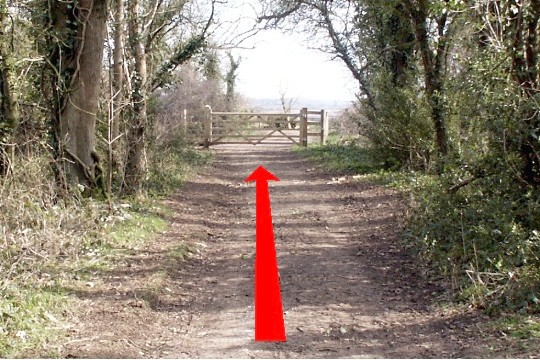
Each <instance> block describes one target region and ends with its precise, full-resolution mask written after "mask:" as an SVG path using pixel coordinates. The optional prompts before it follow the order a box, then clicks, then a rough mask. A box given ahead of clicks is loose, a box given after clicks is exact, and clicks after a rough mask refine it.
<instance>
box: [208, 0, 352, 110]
mask: <svg viewBox="0 0 540 360" xmlns="http://www.w3.org/2000/svg"><path fill="white" fill-rule="evenodd" d="M222 4H223V6H222V7H221V8H220V9H219V18H220V21H221V22H223V21H225V23H226V24H228V25H225V26H223V28H221V29H220V30H218V31H217V33H216V34H215V35H220V34H221V35H222V36H223V39H217V41H218V43H220V41H223V40H224V39H225V38H231V37H232V38H234V37H235V35H234V34H238V33H241V32H242V31H246V30H248V29H251V28H252V27H253V26H254V24H255V23H256V20H255V19H256V17H257V14H258V12H259V11H260V10H258V9H257V8H258V7H259V5H260V2H259V1H258V0H228V1H227V2H224V3H222ZM231 28H233V29H235V30H233V31H231V30H230V29H231ZM305 40H306V38H305V36H303V35H302V34H285V33H283V32H281V31H279V30H265V31H260V32H259V33H257V35H255V36H254V37H252V38H249V39H248V40H247V41H245V42H243V43H242V46H243V47H246V48H250V49H234V50H233V55H234V56H235V57H238V56H241V57H242V60H241V63H240V67H239V68H238V79H237V80H238V82H237V91H238V92H240V93H242V94H243V95H244V96H247V97H251V98H276V99H278V98H279V97H280V90H283V91H284V92H285V94H286V96H287V97H289V98H310V99H314V100H354V98H355V97H354V94H355V92H356V90H357V82H356V81H355V80H354V79H353V78H352V76H351V75H350V72H349V71H348V70H347V68H346V67H345V65H344V64H343V63H342V62H341V61H340V60H337V59H335V60H332V59H331V57H330V56H329V55H328V54H324V53H322V52H320V51H317V50H312V49H308V48H307V47H306V46H305V45H303V44H302V43H303V42H305ZM310 40H311V42H313V41H314V40H313V39H310ZM251 48H252V49H251ZM225 59H226V58H225ZM226 63H227V61H225V64H226Z"/></svg>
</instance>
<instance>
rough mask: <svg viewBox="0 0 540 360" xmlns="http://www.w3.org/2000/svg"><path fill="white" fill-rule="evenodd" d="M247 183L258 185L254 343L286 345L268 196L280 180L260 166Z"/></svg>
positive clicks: (247, 179)
mask: <svg viewBox="0 0 540 360" xmlns="http://www.w3.org/2000/svg"><path fill="white" fill-rule="evenodd" d="M245 181H246V182H250V181H255V182H256V183H255V184H256V185H255V190H256V211H255V213H256V215H255V227H256V230H255V240H256V246H255V247H256V249H255V341H287V338H286V336H285V322H284V321H283V308H282V306H281V292H280V289H279V276H278V266H277V259H276V247H275V243H274V227H273V225H272V209H271V208H270V194H269V192H268V181H279V179H278V178H277V177H276V176H275V175H274V174H272V173H271V172H269V171H268V170H266V169H265V168H264V167H262V166H259V167H258V168H257V169H255V171H253V173H252V174H251V175H249V176H248V177H247V178H246V180H245Z"/></svg>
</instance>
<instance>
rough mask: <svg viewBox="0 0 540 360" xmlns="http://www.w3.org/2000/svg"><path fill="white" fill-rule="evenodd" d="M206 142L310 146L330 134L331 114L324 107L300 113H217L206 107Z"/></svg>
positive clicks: (304, 110)
mask: <svg viewBox="0 0 540 360" xmlns="http://www.w3.org/2000/svg"><path fill="white" fill-rule="evenodd" d="M206 108H207V116H206V119H205V124H204V137H205V140H204V144H205V146H206V147H209V146H211V145H218V144H252V145H259V144H276V145H278V144H279V145H283V144H288V143H290V144H298V145H300V146H307V144H308V142H309V139H310V138H313V137H317V138H318V140H319V141H320V143H321V144H325V143H326V138H327V136H328V113H327V112H326V111H324V110H320V111H309V110H308V109H307V108H303V109H302V110H300V112H298V113H244V112H216V111H212V108H211V107H210V106H208V105H207V106H206Z"/></svg>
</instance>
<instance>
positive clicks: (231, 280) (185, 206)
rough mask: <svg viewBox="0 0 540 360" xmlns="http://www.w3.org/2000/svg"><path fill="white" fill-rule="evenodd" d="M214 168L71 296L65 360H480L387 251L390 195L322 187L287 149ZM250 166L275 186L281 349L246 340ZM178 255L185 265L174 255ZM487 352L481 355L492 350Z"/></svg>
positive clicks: (478, 334) (473, 323)
mask: <svg viewBox="0 0 540 360" xmlns="http://www.w3.org/2000/svg"><path fill="white" fill-rule="evenodd" d="M216 153H217V161H216V162H215V163H214V164H213V165H212V166H210V167H208V168H206V169H205V170H204V171H202V172H201V173H200V174H199V175H198V176H196V177H194V178H193V179H192V180H191V181H190V182H188V183H187V184H186V185H185V186H184V187H183V188H182V189H180V190H179V192H178V194H177V195H175V196H173V197H172V198H170V199H169V200H168V202H167V205H168V206H170V207H171V208H172V209H173V211H174V215H173V216H171V218H170V219H169V220H170V222H171V226H170V228H169V230H168V231H167V232H166V233H164V234H162V235H160V236H159V237H158V238H157V239H156V240H155V241H153V242H152V244H149V245H147V246H145V247H143V248H141V249H139V250H138V251H137V252H134V253H133V254H132V255H131V256H126V257H125V258H122V259H120V260H119V261H118V263H117V264H116V266H115V267H114V268H113V269H112V270H110V271H107V272H105V273H99V274H95V279H94V281H93V283H92V284H93V286H92V288H88V289H82V290H81V289H79V290H77V291H74V293H75V295H76V296H77V297H78V299H80V300H79V302H80V303H81V304H83V306H82V309H84V311H81V312H79V313H78V315H77V316H75V317H74V319H73V328H72V331H71V332H70V337H69V338H68V339H66V341H65V342H64V344H63V345H62V347H61V354H62V355H63V356H66V357H95V358H103V357H114V358H123V357H130V358H140V357H144V358H147V357H171V358H177V357H204V358H232V357H234V358H238V357H240V358H351V357H353V358H365V357H368V358H378V357H421V358H423V357H491V356H501V355H502V354H498V353H496V352H492V351H493V350H491V351H490V350H488V348H490V346H488V345H493V341H494V339H493V338H490V339H488V334H485V333H484V332H483V329H484V326H483V323H484V322H485V319H484V318H483V317H482V316H480V315H478V314H475V313H473V312H463V311H455V310H448V309H446V310H444V309H443V308H442V307H440V306H439V305H438V302H439V301H440V299H441V295H443V290H444V289H443V288H441V287H440V286H438V285H437V284H434V283H430V282H429V281H427V280H426V279H425V278H424V277H423V276H422V275H421V272H420V271H419V270H417V266H415V265H414V261H413V260H412V258H411V257H410V256H409V255H408V254H407V252H406V251H405V249H404V247H403V246H402V244H400V242H399V235H400V227H401V219H403V211H404V209H405V208H404V206H403V204H402V203H401V202H400V199H399V196H397V195H396V194H395V193H393V192H392V191H390V190H388V189H385V188H382V187H380V186H376V185H373V184H369V183H363V182H357V181H332V176H331V175H328V174H325V173H323V172H321V171H319V170H318V169H317V168H316V167H315V165H314V164H309V163H306V161H305V160H302V159H300V158H298V157H297V156H296V155H294V154H293V153H292V152H291V151H290V150H288V149H286V148H276V147H266V148H265V147H253V146H251V147H247V146H246V147H238V146H236V147H227V146H223V147H221V148H218V149H216ZM257 165H264V166H265V167H266V168H267V169H268V170H270V171H271V172H273V173H274V174H276V175H277V176H278V177H280V179H281V181H280V182H275V183H270V195H271V201H272V211H273V219H274V228H275V235H276V247H277V256H278V265H279V269H280V276H281V290H282V299H283V307H284V312H285V325H286V331H287V337H288V341H287V342H286V343H255V342H254V341H253V326H254V324H253V256H254V251H255V243H254V231H255V230H254V226H255V223H254V219H255V213H254V208H255V204H254V202H255V192H254V186H253V184H249V185H248V184H245V183H244V182H243V180H244V179H245V177H246V176H247V175H249V174H250V173H251V171H252V170H253V169H254V168H255V167H256V166H257ZM179 244H189V246H190V247H191V248H192V249H196V251H197V253H196V255H195V256H193V257H192V258H191V259H189V260H187V261H186V260H181V259H179V258H178V257H177V256H174V254H175V253H174V249H176V248H177V247H178V246H179ZM491 348H493V346H491Z"/></svg>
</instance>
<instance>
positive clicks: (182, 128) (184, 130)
mask: <svg viewBox="0 0 540 360" xmlns="http://www.w3.org/2000/svg"><path fill="white" fill-rule="evenodd" d="M180 135H182V138H184V140H186V138H187V109H184V111H183V112H182V122H181V123H180Z"/></svg>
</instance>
